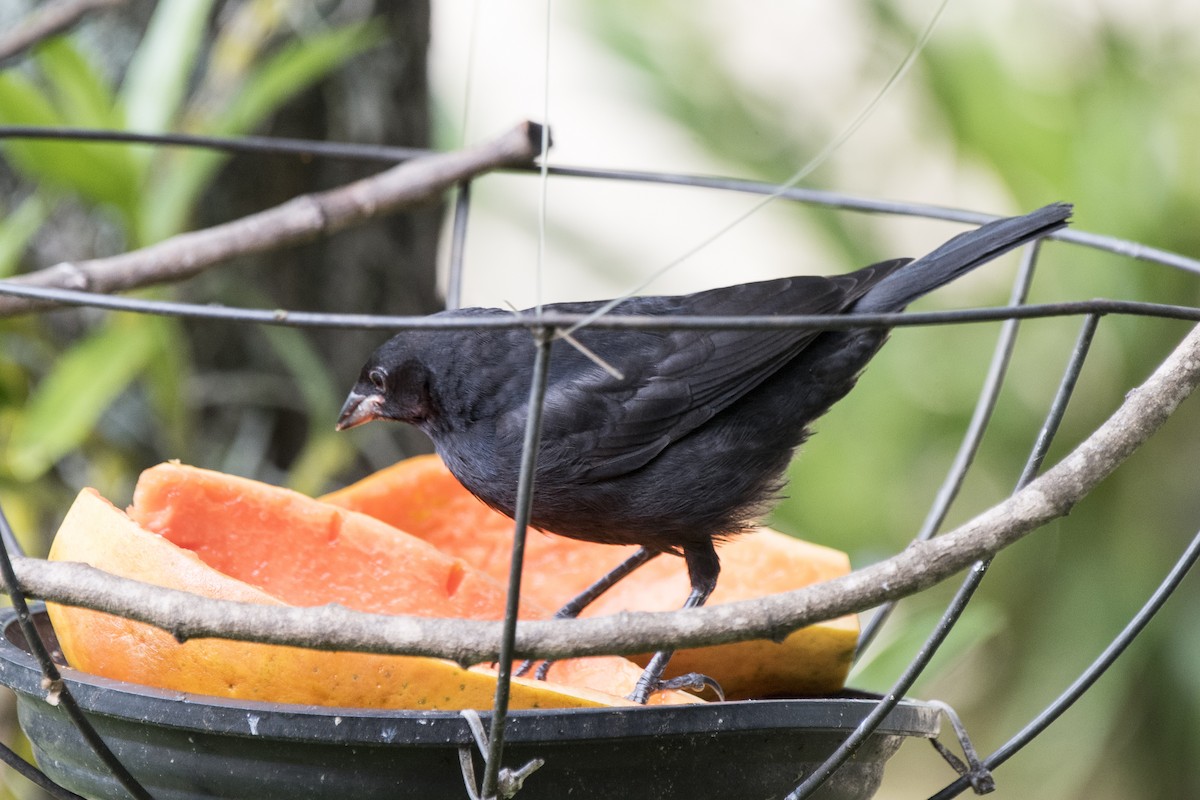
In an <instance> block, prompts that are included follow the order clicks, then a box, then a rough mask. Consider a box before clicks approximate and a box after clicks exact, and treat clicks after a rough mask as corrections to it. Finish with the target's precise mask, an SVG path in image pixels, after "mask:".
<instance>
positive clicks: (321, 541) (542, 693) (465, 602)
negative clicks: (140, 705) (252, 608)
mask: <svg viewBox="0 0 1200 800" xmlns="http://www.w3.org/2000/svg"><path fill="white" fill-rule="evenodd" d="M50 558H51V559H52V560H58V561H78V562H83V563H87V564H90V565H91V566H94V567H97V568H99V569H102V570H104V571H106V572H110V573H113V574H115V575H119V576H122V577H126V578H132V579H135V580H140V581H144V582H146V583H153V584H157V585H160V586H166V587H169V588H174V589H182V590H184V591H190V592H193V593H195V594H200V595H204V596H207V597H215V598H220V599H226V600H237V601H242V602H248V603H258V604H264V605H285V604H286V605H299V606H312V605H322V604H326V603H339V604H341V605H343V606H346V607H348V608H353V609H356V610H359V611H369V612H375V613H388V614H413V615H422V616H437V617H461V618H471V619H497V618H499V617H500V616H502V614H503V608H504V589H503V587H501V586H500V585H499V584H497V583H496V582H495V581H494V580H492V579H491V578H489V577H487V576H486V575H484V574H482V573H480V572H479V571H478V570H475V569H473V568H471V567H470V566H469V565H467V564H466V563H464V562H463V561H462V560H460V559H457V558H454V557H452V556H449V555H445V554H443V553H440V552H439V551H438V550H437V549H436V548H434V547H432V546H431V545H429V544H427V543H425V542H423V541H420V540H419V539H416V538H414V537H412V536H409V535H407V534H405V533H403V532H401V531H397V530H395V529H393V528H391V527H390V526H387V525H385V524H383V523H381V522H379V521H378V520H375V519H372V518H370V517H367V516H365V515H361V514H356V513H353V512H348V511H344V510H342V509H338V508H334V507H333V506H330V505H327V504H324V503H321V502H319V501H316V500H313V499H311V498H308V497H305V496H303V495H300V494H297V493H295V492H291V491H288V490H285V489H280V488H277V487H273V486H269V485H266V484H262V483H258V482H255V481H249V480H246V479H243V478H236V477H233V476H229V475H224V474H221V473H216V472H210V471H207V470H200V469H195V468H190V467H184V466H181V465H179V464H163V465H160V466H158V467H155V468H153V469H151V470H147V471H146V472H145V473H143V476H142V480H141V481H140V482H139V484H138V488H137V491H136V492H135V500H134V505H133V506H132V507H131V508H130V510H129V515H128V516H127V515H126V514H125V513H123V512H121V511H120V510H119V509H117V508H115V507H114V506H113V505H112V504H111V503H109V502H108V501H107V500H105V499H103V498H102V497H100V495H99V494H97V493H96V492H95V491H94V490H90V489H85V490H84V491H82V492H81V493H80V494H79V496H78V497H77V498H76V501H75V504H74V505H73V506H72V507H71V510H70V511H69V512H68V514H67V517H66V519H65V520H64V521H63V523H62V526H61V528H60V529H59V532H58V535H57V536H56V538H55V541H54V544H53V546H52V548H51V553H50ZM49 612H50V616H51V621H52V622H53V624H54V628H55V631H56V632H57V634H58V637H59V641H60V643H61V645H62V649H63V653H64V655H65V656H66V658H67V660H68V662H69V663H70V664H72V666H74V667H75V668H77V669H80V670H83V671H85V672H90V673H93V674H97V675H103V676H105V677H109V678H115V679H118V680H125V681H131V682H135V683H141V684H145V685H150V686H157V687H161V688H166V689H173V690H179V691H186V692H194V693H198V694H207V695H217V696H220V697H229V698H237V699H246V700H260V701H271V702H282V703H303V704H316V705H330V706H345V707H372V708H408V709H444V710H457V709H463V708H478V709H486V708H490V707H491V705H492V700H493V695H494V692H495V686H496V680H495V676H494V674H493V673H492V672H491V671H490V670H488V669H487V668H471V669H462V668H461V667H459V666H458V665H456V664H454V663H453V662H450V661H445V660H441V659H434V658H423V657H416V656H380V655H373V654H366V653H331V652H322V651H316V650H307V649H303V648H294V647H283V646H276V645H262V644H251V643H245V642H235V641H226V640H221V639H197V640H191V641H188V642H186V643H184V644H180V643H179V642H177V641H176V640H175V639H174V637H172V636H171V635H170V634H169V633H166V632H165V631H162V630H160V629H158V628H155V627H153V626H150V625H145V624H143V623H139V622H133V621H130V620H126V619H123V618H120V617H116V616H111V615H108V614H104V613H100V612H95V611H90V610H86V609H78V608H72V607H67V606H59V605H54V604H51V605H50V606H49ZM529 614H530V615H531V616H535V615H541V616H544V615H545V613H544V612H543V611H541V610H539V609H533V608H532V607H530V609H529ZM589 660H591V661H597V660H601V659H571V660H566V661H563V662H561V663H560V664H556V665H555V667H554V669H552V670H551V673H550V677H551V680H550V681H546V682H541V681H534V680H529V679H514V681H513V687H512V699H511V701H510V706H511V707H512V708H514V709H516V708H570V707H588V706H612V705H626V704H628V702H627V701H625V700H624V699H623V697H624V695H625V694H627V693H628V692H629V691H630V690H631V689H632V688H633V685H634V683H635V682H636V680H637V678H638V676H639V675H640V674H641V670H640V669H639V668H638V667H637V666H635V665H634V664H632V663H631V662H629V661H627V660H626V659H622V658H616V657H606V658H604V659H602V660H603V661H604V662H605V665H604V668H603V669H596V668H595V665H594V664H583V663H581V662H586V661H589ZM652 702H660V703H661V702H668V703H677V702H696V698H693V697H692V696H690V695H687V694H685V693H682V692H660V693H658V694H657V695H655V696H654V698H652Z"/></svg>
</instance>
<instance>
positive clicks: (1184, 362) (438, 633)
mask: <svg viewBox="0 0 1200 800" xmlns="http://www.w3.org/2000/svg"><path fill="white" fill-rule="evenodd" d="M1198 385H1200V326H1198V327H1196V328H1194V329H1193V330H1192V331H1191V332H1190V333H1189V334H1188V336H1187V337H1186V338H1185V339H1184V340H1183V342H1182V343H1181V344H1180V345H1179V346H1178V347H1177V348H1176V349H1175V350H1174V351H1173V352H1172V353H1171V355H1170V356H1168V358H1167V359H1166V360H1165V361H1164V362H1163V363H1162V365H1161V366H1160V367H1159V368H1158V369H1157V370H1155V372H1154V374H1153V375H1151V376H1150V377H1149V378H1148V379H1147V380H1146V381H1145V383H1143V384H1142V385H1141V386H1140V387H1138V388H1137V389H1135V390H1133V391H1131V392H1130V393H1129V394H1127V395H1126V397H1125V401H1124V402H1123V403H1122V404H1121V406H1120V408H1118V409H1117V411H1116V412H1115V413H1114V414H1113V415H1112V416H1111V417H1110V418H1109V419H1108V420H1107V421H1106V422H1105V423H1104V424H1103V425H1101V426H1100V427H1099V428H1098V429H1097V430H1096V431H1095V432H1094V433H1093V434H1092V435H1091V436H1089V437H1088V438H1087V439H1086V440H1084V441H1083V442H1082V443H1081V444H1080V445H1079V446H1078V447H1077V448H1075V450H1074V451H1072V452H1071V453H1070V454H1069V455H1068V456H1067V457H1066V458H1064V459H1063V460H1062V461H1061V462H1060V463H1059V464H1057V465H1055V466H1054V467H1053V468H1052V469H1050V470H1048V471H1047V472H1046V473H1045V474H1044V475H1042V476H1041V477H1040V478H1038V479H1037V480H1035V481H1033V482H1032V483H1030V484H1029V485H1028V486H1027V487H1025V488H1024V489H1022V490H1021V491H1019V492H1017V493H1015V494H1014V495H1013V496H1012V497H1010V498H1009V499H1008V500H1006V501H1004V502H1002V503H1000V504H998V505H996V506H994V507H993V508H991V509H990V510H988V511H985V512H984V513H982V514H980V515H979V516H977V517H975V518H974V519H973V520H971V521H969V522H967V523H966V524H964V525H962V526H960V527H959V528H956V529H955V530H953V531H951V532H949V533H946V534H944V535H942V536H939V537H937V538H935V539H932V540H929V541H926V542H920V543H914V544H912V545H910V546H909V547H908V548H907V549H905V550H904V551H903V552H901V553H899V554H897V555H895V556H893V557H892V558H889V559H887V560H885V561H882V562H880V563H877V564H874V565H873V566H870V567H867V568H865V569H861V570H858V571H857V572H854V573H852V574H850V575H848V576H845V577H843V578H839V579H837V580H833V581H829V582H826V583H822V584H818V585H815V586H810V587H807V588H805V589H800V590H797V591H793V592H786V593H783V594H778V595H772V596H770V597H764V598H760V599H757V600H746V601H741V602H737V603H728V604H725V605H719V606H712V607H707V608H698V609H689V610H686V611H673V612H661V613H628V614H618V615H614V616H608V617H599V618H594V619H585V620H554V621H551V620H546V621H529V622H521V623H520V625H519V626H518V628H517V642H516V652H515V656H516V657H517V658H525V657H534V658H561V657H566V656H571V655H598V654H603V653H620V654H632V653H642V652H647V651H650V650H656V649H660V648H663V647H698V646H704V645H712V644H722V643H726V642H732V641H741V640H745V639H781V638H783V637H784V636H786V635H787V634H788V633H790V632H791V631H793V630H796V629H798V628H801V627H804V626H805V625H810V624H812V623H815V622H819V621H821V620H826V619H832V618H834V617H837V616H841V615H842V614H846V613H850V612H856V611H864V610H866V609H869V608H872V607H874V606H877V605H879V604H880V603H882V602H884V601H887V600H895V599H898V598H901V597H905V596H907V595H910V594H913V593H915V592H918V591H920V590H922V589H925V588H928V587H929V586H932V585H933V584H935V583H937V582H939V581H942V580H945V579H946V578H948V577H950V576H952V575H954V574H955V573H957V572H959V571H960V570H962V569H964V568H966V567H968V566H969V565H971V564H972V563H974V562H975V561H977V560H979V559H981V558H985V557H988V556H991V555H994V554H996V553H997V552H999V551H1000V550H1002V549H1003V548H1005V547H1007V546H1008V545H1010V544H1013V543H1014V542H1016V541H1017V540H1018V539H1020V538H1022V537H1023V536H1025V535H1026V534H1028V533H1029V532H1031V531H1033V530H1035V529H1036V528H1038V527H1039V526H1041V525H1044V524H1045V523H1047V522H1049V521H1050V520H1053V519H1055V518H1057V517H1061V516H1063V515H1065V514H1066V513H1067V512H1069V511H1070V510H1071V508H1072V507H1073V506H1075V504H1076V503H1078V502H1079V501H1080V500H1081V499H1083V497H1084V496H1086V495H1087V494H1088V493H1089V492H1090V491H1092V489H1094V488H1095V487H1096V486H1097V485H1098V484H1099V483H1100V482H1101V481H1102V480H1104V479H1105V478H1106V477H1108V476H1109V475H1110V474H1112V472H1113V471H1114V470H1115V469H1116V468H1117V466H1118V465H1120V464H1121V462H1123V461H1124V460H1125V459H1126V458H1128V457H1129V456H1130V455H1131V454H1132V453H1133V452H1134V450H1136V449H1137V448H1138V447H1139V446H1140V445H1141V444H1142V443H1144V442H1145V441H1146V440H1147V439H1149V438H1150V436H1151V435H1153V434H1154V432H1155V431H1157V430H1158V429H1159V428H1160V427H1161V426H1162V424H1163V423H1164V422H1165V421H1166V420H1167V418H1168V417H1169V416H1170V415H1171V414H1172V413H1173V412H1174V411H1175V409H1176V408H1178V407H1179V405H1180V404H1181V403H1182V402H1183V401H1184V399H1186V398H1187V396H1188V395H1189V394H1191V393H1192V392H1193V391H1194V390H1195V389H1196V387H1197V386H1198ZM15 566H16V573H17V579H18V581H20V584H21V588H22V589H23V590H24V591H25V592H27V593H29V594H31V595H34V596H37V597H42V598H44V599H47V600H53V601H55V602H60V603H65V604H68V605H78V606H83V607H86V608H94V609H100V610H104V611H109V612H113V613H116V614H120V615H121V616H126V617H130V618H132V619H137V620H141V621H142V622H148V623H150V624H152V625H157V626H158V627H160V628H164V629H166V630H168V631H170V632H172V633H174V634H175V635H176V636H177V637H179V638H181V639H187V638H201V637H210V636H221V637H224V638H230V639H241V640H251V641H260V642H270V643H274V644H287V645H298V646H304V647H314V648H318V649H326V650H356V651H365V652H376V653H407V654H413V655H425V656H438V657H443V658H450V659H453V660H455V661H459V662H460V663H467V664H469V663H478V662H481V661H487V660H489V659H495V658H496V656H497V645H498V642H499V640H500V623H499V622H479V621H467V620H443V619H431V618H422V617H390V616H382V615H376V614H364V613H361V612H355V611H350V610H348V609H345V608H342V607H339V606H325V607H321V608H288V607H278V606H254V605H246V604H242V603H232V602H228V601H221V600H211V599H204V598H197V597H195V596H193V595H191V594H188V593H186V592H179V591H174V590H170V589H163V588H159V587H154V586H148V585H146V584H140V583H137V582H134V581H130V580H126V579H123V578H117V577H114V576H111V575H106V574H105V573H103V572H100V571H98V570H95V569H92V568H91V567H87V566H85V565H82V564H64V563H49V562H45V561H41V560H38V559H30V558H21V559H18V560H17V561H16V564H15Z"/></svg>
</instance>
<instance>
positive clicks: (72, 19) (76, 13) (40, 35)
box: [0, 0, 125, 63]
mask: <svg viewBox="0 0 1200 800" xmlns="http://www.w3.org/2000/svg"><path fill="white" fill-rule="evenodd" d="M124 2H125V0H58V2H53V3H46V4H44V5H43V6H42V7H41V8H39V9H38V10H37V11H36V12H34V13H32V14H30V15H29V16H28V17H26V18H25V19H23V20H21V22H20V23H19V24H17V25H14V26H13V27H12V28H10V29H9V30H8V32H7V33H5V34H3V35H0V63H2V62H4V61H6V60H8V59H10V58H12V57H14V56H17V55H20V54H21V53H24V52H25V51H26V50H28V49H29V48H31V47H33V46H34V45H36V44H38V43H39V42H43V41H45V40H46V39H49V38H50V37H51V36H56V35H58V34H60V33H62V32H63V31H65V30H68V29H69V28H71V27H72V26H73V25H74V24H75V23H77V22H79V20H81V19H83V17H84V16H85V15H86V14H88V13H89V12H92V11H99V10H101V9H105V8H115V7H117V6H119V5H122V4H124Z"/></svg>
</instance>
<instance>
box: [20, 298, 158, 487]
mask: <svg viewBox="0 0 1200 800" xmlns="http://www.w3.org/2000/svg"><path fill="white" fill-rule="evenodd" d="M155 322H157V320H154V319H153V318H121V319H115V320H113V321H111V322H109V323H108V324H107V325H106V326H104V327H102V328H100V329H99V330H97V331H96V332H94V333H93V334H91V335H90V336H88V337H87V338H86V339H83V340H82V341H80V342H79V343H77V344H76V345H74V346H73V347H72V348H71V349H70V350H68V351H67V352H66V353H64V354H63V355H62V356H60V357H59V358H58V360H57V361H56V362H55V365H54V368H53V369H52V370H51V371H50V373H49V374H48V375H47V376H46V377H45V378H44V379H43V380H42V382H41V383H40V384H39V385H38V387H37V388H36V389H35V390H34V392H33V395H32V397H31V398H30V400H29V402H28V404H27V405H26V407H25V413H24V415H23V416H22V418H21V419H20V420H18V421H17V423H16V424H15V426H14V429H13V433H12V439H11V440H10V441H9V444H8V451H7V456H8V466H9V469H10V470H11V472H12V474H13V477H15V478H16V479H17V480H18V481H30V480H34V479H36V478H39V477H41V476H42V475H43V474H44V473H45V472H46V471H47V470H49V469H50V468H51V467H52V466H53V465H54V463H55V462H56V461H58V460H59V459H60V458H62V457H63V456H64V455H66V454H67V453H69V452H71V451H72V450H75V449H77V448H78V447H79V446H80V445H82V444H83V443H84V441H86V440H87V438H88V436H89V435H90V434H91V432H92V430H93V429H94V428H95V426H96V423H97V422H98V421H99V419H100V417H101V415H102V414H103V413H104V411H105V410H106V409H107V408H108V407H109V405H110V404H111V403H112V402H113V400H115V399H116V398H117V397H118V396H119V395H120V394H121V393H122V392H123V391H125V389H126V388H128V386H129V384H130V383H132V382H133V381H134V379H135V378H137V376H138V375H139V374H140V373H141V372H142V371H143V370H144V369H146V367H147V365H148V364H149V363H150V360H151V358H152V357H153V356H154V354H155V352H156V351H157V350H158V348H159V336H158V326H157V325H156V324H154V323H155Z"/></svg>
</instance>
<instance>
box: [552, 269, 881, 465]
mask: <svg viewBox="0 0 1200 800" xmlns="http://www.w3.org/2000/svg"><path fill="white" fill-rule="evenodd" d="M884 266H885V265H884V264H881V265H877V267H884ZM886 266H887V267H888V268H887V269H876V270H871V269H870V268H868V270H865V271H864V270H860V271H859V272H856V273H851V274H850V275H843V276H838V277H835V278H822V277H797V278H785V279H781V280H775V281H763V282H759V283H751V284H743V285H740V286H734V287H729V288H726V289H717V290H713V291H710V292H701V293H698V294H695V295H685V296H682V297H668V298H641V299H640V302H630V303H627V304H624V305H623V306H621V307H620V308H619V309H618V310H617V311H616V313H620V314H679V315H684V314H686V315H693V316H694V315H703V314H714V315H723V316H725V315H745V314H762V315H782V314H787V315H793V314H832V313H837V312H839V311H842V310H844V309H845V308H846V306H847V305H849V304H850V303H852V302H853V301H854V300H855V299H857V298H858V297H859V296H861V294H862V293H863V292H864V291H865V290H866V288H868V287H869V286H870V285H872V284H873V283H874V282H875V281H877V280H878V279H879V278H881V277H882V276H883V275H884V274H887V272H890V271H891V270H892V269H894V268H895V266H899V263H897V264H895V266H893V265H892V262H886ZM563 310H564V311H570V310H574V309H572V308H566V307H564V308H563ZM819 334H820V331H817V330H799V329H790V330H715V331H714V330H709V331H703V330H676V331H665V332H655V333H650V332H645V331H640V332H638V333H636V334H632V333H630V332H627V331H622V332H610V331H599V330H594V329H583V330H580V331H578V332H577V333H576V336H577V337H578V338H579V339H580V340H582V341H583V343H584V344H586V345H587V347H588V348H589V349H591V350H593V351H595V352H596V353H597V354H598V355H599V356H600V357H602V358H603V359H604V360H605V361H607V362H608V363H609V364H610V365H611V366H612V367H615V368H616V369H617V370H619V371H620V372H621V373H622V377H620V378H618V377H614V376H613V375H611V374H609V373H608V372H606V371H605V370H603V369H602V368H600V367H599V366H597V365H595V364H594V363H592V362H591V361H589V360H588V359H587V358H586V357H585V356H583V355H582V354H580V353H577V352H573V351H571V350H570V349H569V348H568V347H567V346H561V347H560V348H559V349H558V350H556V351H555V353H554V356H553V357H552V359H551V383H550V386H549V387H548V389H547V393H546V400H545V411H544V416H543V431H544V432H545V433H544V437H543V441H549V440H550V439H551V438H553V439H554V440H555V441H556V443H557V444H558V445H561V448H559V447H556V450H558V452H557V456H558V458H556V459H555V460H556V462H557V463H556V467H557V468H559V469H562V470H567V471H569V472H570V473H572V475H571V477H572V479H573V480H575V481H579V482H593V481H597V480H604V479H608V478H612V477H616V476H618V475H621V474H624V473H626V472H629V471H631V470H634V469H637V468H639V467H641V466H644V465H645V464H646V463H648V462H649V461H650V460H652V459H653V458H654V457H655V456H657V455H658V454H659V453H660V452H662V450H663V449H664V448H666V447H667V446H668V445H669V444H670V443H671V442H673V441H675V440H677V439H679V438H681V437H683V436H685V435H687V434H688V433H689V432H691V431H693V430H695V429H696V428H697V427H699V426H700V425H702V424H703V423H704V422H706V421H707V420H709V419H711V418H712V417H713V416H715V415H716V414H718V413H720V412H721V411H723V410H724V409H726V408H728V407H729V406H730V405H732V404H733V403H735V402H736V401H737V400H738V399H739V398H741V397H743V396H745V394H746V393H747V392H749V391H751V390H752V389H753V388H754V387H756V386H758V385H759V384H760V383H762V382H763V381H764V380H766V379H767V378H769V377H770V376H771V375H773V374H774V373H775V372H776V371H777V370H778V369H779V368H780V367H782V366H783V365H784V364H786V363H788V362H789V361H791V360H792V359H793V358H795V357H796V356H797V355H798V354H799V353H800V352H801V351H802V350H803V349H804V348H805V347H807V346H808V345H809V343H811V342H812V340H813V339H814V338H816V337H817V336H818V335H819ZM556 361H557V367H556ZM560 477H565V476H561V475H560Z"/></svg>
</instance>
